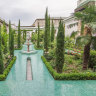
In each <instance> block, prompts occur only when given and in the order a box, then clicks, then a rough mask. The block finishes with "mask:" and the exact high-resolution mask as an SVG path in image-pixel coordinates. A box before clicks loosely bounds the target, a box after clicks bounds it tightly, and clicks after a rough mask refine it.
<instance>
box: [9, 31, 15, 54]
mask: <svg viewBox="0 0 96 96" xmlns="http://www.w3.org/2000/svg"><path fill="white" fill-rule="evenodd" d="M14 33H15V30H12V32H11V51H10V53H11V55H12V56H14Z"/></svg>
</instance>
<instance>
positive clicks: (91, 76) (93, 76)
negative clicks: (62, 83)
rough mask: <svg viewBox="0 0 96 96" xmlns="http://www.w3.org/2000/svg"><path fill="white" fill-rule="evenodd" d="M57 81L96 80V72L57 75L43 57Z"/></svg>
mask: <svg viewBox="0 0 96 96" xmlns="http://www.w3.org/2000/svg"><path fill="white" fill-rule="evenodd" d="M41 58H42V60H43V62H44V63H45V65H46V67H47V68H48V70H49V72H50V73H51V75H52V76H53V78H54V79H55V80H96V72H86V73H66V74H65V73H57V72H56V71H55V70H54V69H53V68H52V66H51V65H50V63H49V62H47V60H46V59H45V57H44V56H42V57H41Z"/></svg>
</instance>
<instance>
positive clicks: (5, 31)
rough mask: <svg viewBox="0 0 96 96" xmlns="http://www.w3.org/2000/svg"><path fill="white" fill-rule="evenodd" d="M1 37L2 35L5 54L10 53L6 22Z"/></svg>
mask: <svg viewBox="0 0 96 96" xmlns="http://www.w3.org/2000/svg"><path fill="white" fill-rule="evenodd" d="M1 35H2V47H3V48H4V49H3V52H4V54H6V53H7V51H8V44H7V43H8V35H7V29H6V25H5V22H3V26H2V27H1Z"/></svg>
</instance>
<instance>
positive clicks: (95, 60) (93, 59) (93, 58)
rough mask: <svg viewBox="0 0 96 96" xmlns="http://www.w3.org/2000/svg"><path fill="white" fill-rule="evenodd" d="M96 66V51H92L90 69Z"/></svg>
mask: <svg viewBox="0 0 96 96" xmlns="http://www.w3.org/2000/svg"><path fill="white" fill-rule="evenodd" d="M94 66H96V51H94V50H91V51H90V58H89V66H88V67H90V68H93V67H94Z"/></svg>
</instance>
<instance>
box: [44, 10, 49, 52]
mask: <svg viewBox="0 0 96 96" xmlns="http://www.w3.org/2000/svg"><path fill="white" fill-rule="evenodd" d="M48 26H49V17H48V8H46V13H45V33H44V51H45V52H48V44H49V43H48V32H49V27H48Z"/></svg>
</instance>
